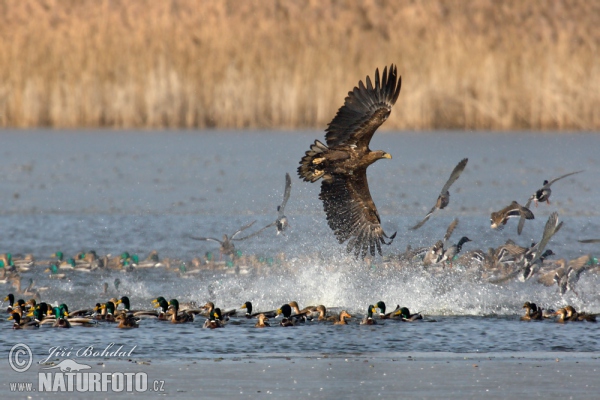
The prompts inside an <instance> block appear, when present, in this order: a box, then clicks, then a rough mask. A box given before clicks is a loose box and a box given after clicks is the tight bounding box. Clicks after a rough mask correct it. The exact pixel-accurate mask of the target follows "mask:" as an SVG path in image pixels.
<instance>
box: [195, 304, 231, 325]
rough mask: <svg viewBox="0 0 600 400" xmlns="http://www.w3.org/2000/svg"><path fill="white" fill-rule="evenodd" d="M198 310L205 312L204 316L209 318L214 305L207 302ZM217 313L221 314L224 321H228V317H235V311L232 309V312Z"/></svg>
mask: <svg viewBox="0 0 600 400" xmlns="http://www.w3.org/2000/svg"><path fill="white" fill-rule="evenodd" d="M200 309H201V310H205V313H206V315H207V316H209V315H211V314H212V313H213V312H214V310H215V304H214V303H213V302H212V301H209V302H207V303H206V304H205V305H204V306H202V307H200ZM219 312H220V313H221V315H222V318H224V319H225V321H229V317H233V316H235V314H236V312H237V310H235V309H233V310H229V311H225V312H223V311H221V310H220V309H219Z"/></svg>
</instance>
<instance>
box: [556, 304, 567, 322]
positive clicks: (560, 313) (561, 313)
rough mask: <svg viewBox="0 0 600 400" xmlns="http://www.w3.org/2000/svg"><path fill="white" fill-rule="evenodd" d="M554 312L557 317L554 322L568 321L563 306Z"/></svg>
mask: <svg viewBox="0 0 600 400" xmlns="http://www.w3.org/2000/svg"><path fill="white" fill-rule="evenodd" d="M554 314H555V315H558V319H557V320H556V322H560V323H561V324H564V323H565V322H567V321H568V318H567V310H565V309H564V308H561V309H559V310H557V311H556V312H555V313H554Z"/></svg>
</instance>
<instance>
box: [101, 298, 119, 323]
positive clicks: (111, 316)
mask: <svg viewBox="0 0 600 400" xmlns="http://www.w3.org/2000/svg"><path fill="white" fill-rule="evenodd" d="M100 311H101V315H100V319H101V320H102V321H106V322H116V320H115V317H116V315H115V303H114V302H113V301H111V300H109V301H107V302H106V303H102V304H100Z"/></svg>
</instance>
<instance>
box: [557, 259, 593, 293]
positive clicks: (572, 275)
mask: <svg viewBox="0 0 600 400" xmlns="http://www.w3.org/2000/svg"><path fill="white" fill-rule="evenodd" d="M597 264H598V259H597V258H595V257H592V256H591V255H590V254H586V255H583V256H581V257H578V258H576V259H574V260H571V261H569V265H568V269H567V279H566V280H567V284H566V290H567V291H569V290H570V291H572V292H573V293H575V295H577V296H579V293H577V291H576V290H575V285H576V284H577V282H579V277H580V276H581V274H582V273H583V272H585V271H587V270H588V269H591V268H594V267H595V266H596V265H597ZM561 294H562V293H561Z"/></svg>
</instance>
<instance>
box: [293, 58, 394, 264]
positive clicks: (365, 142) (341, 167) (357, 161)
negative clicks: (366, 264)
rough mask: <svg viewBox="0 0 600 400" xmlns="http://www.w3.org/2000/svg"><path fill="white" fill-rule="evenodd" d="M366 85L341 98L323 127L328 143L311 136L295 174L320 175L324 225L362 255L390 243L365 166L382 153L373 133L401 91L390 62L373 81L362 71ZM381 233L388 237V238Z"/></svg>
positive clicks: (314, 178)
mask: <svg viewBox="0 0 600 400" xmlns="http://www.w3.org/2000/svg"><path fill="white" fill-rule="evenodd" d="M366 82H367V84H366V86H365V85H364V84H363V82H362V81H360V82H358V87H355V88H354V89H353V90H352V91H351V92H349V93H348V96H347V97H346V99H345V100H344V105H343V106H342V107H341V108H340V109H339V110H338V112H337V114H336V116H335V118H333V120H332V121H331V122H330V123H329V126H328V128H327V129H326V130H325V131H326V134H325V140H326V141H327V145H325V144H323V143H321V142H320V141H318V140H315V143H314V144H313V145H312V146H310V150H308V151H307V152H306V155H305V156H304V157H303V158H302V160H301V161H300V167H298V175H299V176H300V178H302V179H304V180H305V181H307V182H315V181H317V180H319V179H320V178H323V180H322V183H321V194H320V195H319V198H320V199H321V200H323V208H324V209H325V214H327V222H328V223H329V227H330V228H331V229H332V230H333V232H334V233H335V237H336V238H337V240H338V241H339V242H340V243H344V242H345V241H346V240H349V242H348V245H347V250H348V252H354V255H355V256H356V257H359V256H361V257H362V258H364V257H365V256H366V255H367V252H370V254H371V255H372V256H374V255H375V249H377V251H378V252H379V254H380V255H381V244H382V243H383V244H387V245H389V244H391V242H392V240H393V239H394V237H395V236H396V233H394V234H393V235H392V236H390V237H388V236H387V235H386V234H385V232H384V231H383V229H382V228H381V220H380V218H379V213H378V212H377V208H376V207H375V203H374V202H373V199H372V198H371V193H370V192H369V184H368V182H367V167H368V166H369V165H371V164H373V163H374V162H375V161H377V160H380V159H382V158H392V156H391V155H390V154H388V153H386V152H385V151H381V150H377V151H371V149H369V142H370V141H371V138H372V137H373V134H374V133H375V131H376V130H377V128H379V126H380V125H381V124H383V123H384V122H385V120H386V119H387V118H388V116H389V115H390V112H391V110H392V106H393V105H394V103H396V100H397V99H398V95H399V94H400V86H401V78H400V77H399V76H398V74H397V71H396V67H395V66H394V65H393V64H392V65H391V66H390V69H389V73H388V69H387V67H385V68H384V69H383V75H382V76H381V79H380V78H379V69H377V70H375V85H374V86H373V84H372V82H371V78H369V77H368V76H367V79H366ZM385 238H387V239H390V240H389V241H388V242H386V241H385Z"/></svg>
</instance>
